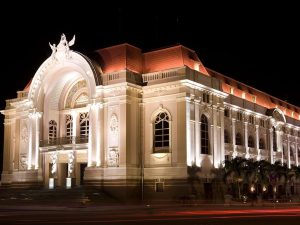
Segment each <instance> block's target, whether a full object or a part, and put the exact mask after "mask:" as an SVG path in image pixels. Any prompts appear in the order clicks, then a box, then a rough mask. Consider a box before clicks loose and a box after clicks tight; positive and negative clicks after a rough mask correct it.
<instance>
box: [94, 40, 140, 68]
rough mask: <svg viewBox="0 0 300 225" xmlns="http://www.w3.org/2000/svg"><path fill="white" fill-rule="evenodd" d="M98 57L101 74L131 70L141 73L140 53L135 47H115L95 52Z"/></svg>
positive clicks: (124, 45) (122, 45)
mask: <svg viewBox="0 0 300 225" xmlns="http://www.w3.org/2000/svg"><path fill="white" fill-rule="evenodd" d="M96 52H97V53H98V54H99V56H100V62H99V64H100V66H101V69H102V71H103V73H112V72H117V71H120V70H125V69H128V70H131V71H133V72H136V73H142V53H141V50H140V49H139V48H137V47H134V46H132V45H129V44H121V45H115V46H112V47H108V48H103V49H99V50H97V51H96Z"/></svg>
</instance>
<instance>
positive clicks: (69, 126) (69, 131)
mask: <svg viewBox="0 0 300 225" xmlns="http://www.w3.org/2000/svg"><path fill="white" fill-rule="evenodd" d="M72 136H73V117H72V116H71V115H66V137H72Z"/></svg>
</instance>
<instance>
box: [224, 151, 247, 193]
mask: <svg viewBox="0 0 300 225" xmlns="http://www.w3.org/2000/svg"><path fill="white" fill-rule="evenodd" d="M246 162H247V160H246V159H243V158H241V157H236V158H234V159H232V160H225V163H224V164H225V165H224V170H225V173H224V178H223V179H224V182H225V183H227V184H228V179H232V181H233V183H235V184H237V188H238V198H239V199H240V198H241V188H240V183H241V182H242V181H243V180H244V176H245V173H244V172H245V170H244V167H245V165H246Z"/></svg>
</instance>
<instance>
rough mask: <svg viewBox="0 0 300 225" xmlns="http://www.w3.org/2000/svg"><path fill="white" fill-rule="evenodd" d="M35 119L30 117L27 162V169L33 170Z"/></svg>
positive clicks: (30, 115)
mask: <svg viewBox="0 0 300 225" xmlns="http://www.w3.org/2000/svg"><path fill="white" fill-rule="evenodd" d="M32 120H33V118H32V114H31V113H30V114H29V115H28V125H29V136H28V161H27V169H28V170H31V168H32V149H33V147H32V145H33V121H32Z"/></svg>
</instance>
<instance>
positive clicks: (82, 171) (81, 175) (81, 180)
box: [80, 163, 87, 185]
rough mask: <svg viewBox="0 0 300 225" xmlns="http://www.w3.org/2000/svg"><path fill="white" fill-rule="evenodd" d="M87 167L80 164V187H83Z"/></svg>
mask: <svg viewBox="0 0 300 225" xmlns="http://www.w3.org/2000/svg"><path fill="white" fill-rule="evenodd" d="M86 167H87V163H80V185H84V180H83V177H84V170H85V168H86Z"/></svg>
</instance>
